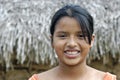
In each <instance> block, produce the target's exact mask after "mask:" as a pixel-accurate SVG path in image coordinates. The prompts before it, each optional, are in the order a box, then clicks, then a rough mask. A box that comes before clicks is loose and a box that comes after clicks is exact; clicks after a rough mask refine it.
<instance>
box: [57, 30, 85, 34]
mask: <svg viewBox="0 0 120 80" xmlns="http://www.w3.org/2000/svg"><path fill="white" fill-rule="evenodd" d="M56 33H69V32H66V31H57V32H56ZM76 33H77V34H79V33H83V32H82V31H77V32H76Z"/></svg>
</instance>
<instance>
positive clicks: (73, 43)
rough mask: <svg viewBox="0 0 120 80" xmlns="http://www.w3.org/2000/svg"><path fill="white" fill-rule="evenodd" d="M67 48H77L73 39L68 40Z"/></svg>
mask: <svg viewBox="0 0 120 80" xmlns="http://www.w3.org/2000/svg"><path fill="white" fill-rule="evenodd" d="M67 46H68V47H69V48H74V47H76V46H77V42H76V40H75V38H74V37H71V38H69V40H68V41H67Z"/></svg>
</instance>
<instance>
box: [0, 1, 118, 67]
mask: <svg viewBox="0 0 120 80" xmlns="http://www.w3.org/2000/svg"><path fill="white" fill-rule="evenodd" d="M68 3H70V4H72V3H74V4H79V5H81V6H82V7H85V8H86V9H87V10H88V11H89V12H90V13H91V15H92V16H93V17H94V21H95V34H96V39H95V43H94V46H93V48H92V49H91V52H90V55H89V58H88V60H89V61H91V60H92V59H95V58H98V59H100V58H101V56H105V54H110V55H112V57H113V58H116V57H117V58H118V60H119V61H120V41H119V40H120V27H119V26H120V0H106V1H104V0H83V1H82V0H0V64H6V67H7V68H8V67H10V66H12V58H13V55H15V58H16V60H17V63H18V64H23V63H24V62H25V61H26V60H27V62H28V64H29V62H36V63H43V64H44V63H49V61H50V63H51V65H53V64H54V63H56V58H57V57H56V55H55V54H54V52H53V50H52V48H51V44H50V38H49V26H50V20H51V17H52V16H53V14H54V12H55V11H56V10H58V9H59V8H60V7H61V6H63V5H66V4H68ZM105 60H106V57H104V61H105Z"/></svg>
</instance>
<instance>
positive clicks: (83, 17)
mask: <svg viewBox="0 0 120 80" xmlns="http://www.w3.org/2000/svg"><path fill="white" fill-rule="evenodd" d="M65 16H68V17H72V18H75V19H76V20H77V21H78V22H79V24H80V27H81V30H82V33H83V35H84V38H85V36H86V37H87V38H88V41H89V44H91V39H92V34H93V32H94V28H93V18H92V16H91V15H90V14H89V12H88V11H87V10H86V9H84V8H82V7H80V6H79V5H66V6H64V7H62V8H61V9H59V10H58V11H57V12H56V13H55V14H54V16H53V18H52V21H51V26H50V34H51V35H52V36H53V34H54V31H55V26H56V24H57V22H58V21H59V20H60V19H61V18H62V17H65Z"/></svg>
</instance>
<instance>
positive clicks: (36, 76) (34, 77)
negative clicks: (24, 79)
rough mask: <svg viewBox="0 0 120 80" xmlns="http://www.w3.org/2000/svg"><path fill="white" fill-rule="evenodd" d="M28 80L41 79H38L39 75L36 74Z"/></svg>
mask: <svg viewBox="0 0 120 80" xmlns="http://www.w3.org/2000/svg"><path fill="white" fill-rule="evenodd" d="M28 80H39V79H38V75H37V74H34V75H32V76H31V77H30V78H29V79H28Z"/></svg>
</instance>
